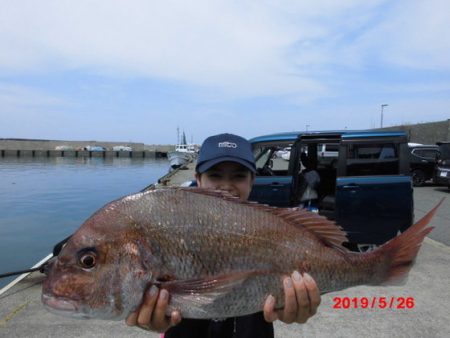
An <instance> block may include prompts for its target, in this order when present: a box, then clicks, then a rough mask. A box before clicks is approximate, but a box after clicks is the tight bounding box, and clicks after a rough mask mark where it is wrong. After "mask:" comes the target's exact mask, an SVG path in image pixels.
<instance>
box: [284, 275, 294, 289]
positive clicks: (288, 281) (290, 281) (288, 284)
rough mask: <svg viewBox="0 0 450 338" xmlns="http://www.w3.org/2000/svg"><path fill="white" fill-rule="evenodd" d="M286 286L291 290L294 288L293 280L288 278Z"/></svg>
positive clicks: (285, 281) (285, 282)
mask: <svg viewBox="0 0 450 338" xmlns="http://www.w3.org/2000/svg"><path fill="white" fill-rule="evenodd" d="M284 285H285V286H286V287H287V288H291V287H292V279H290V278H289V277H288V278H286V279H285V280H284Z"/></svg>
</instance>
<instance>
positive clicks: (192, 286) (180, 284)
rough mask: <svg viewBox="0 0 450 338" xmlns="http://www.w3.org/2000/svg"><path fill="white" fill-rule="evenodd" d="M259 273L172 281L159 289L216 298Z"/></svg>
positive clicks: (240, 273) (234, 273) (242, 272)
mask: <svg viewBox="0 0 450 338" xmlns="http://www.w3.org/2000/svg"><path fill="white" fill-rule="evenodd" d="M262 273H263V272H261V271H238V272H231V273H226V274H222V275H215V276H207V277H204V278H195V279H185V280H172V281H168V282H163V283H161V288H163V289H166V290H167V291H169V293H171V294H178V295H194V296H206V295H207V294H211V296H213V297H217V296H219V295H220V294H225V293H227V292H229V291H231V290H232V289H233V288H234V287H236V286H240V285H241V284H242V283H243V282H244V281H245V280H247V279H248V278H250V277H253V276H256V275H259V274H262Z"/></svg>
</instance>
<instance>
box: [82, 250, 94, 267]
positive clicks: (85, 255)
mask: <svg viewBox="0 0 450 338" xmlns="http://www.w3.org/2000/svg"><path fill="white" fill-rule="evenodd" d="M96 263H97V252H96V251H94V250H92V249H91V250H83V251H81V252H80V253H79V254H78V264H79V265H80V266H81V267H82V268H83V269H92V268H93V267H95V265H96Z"/></svg>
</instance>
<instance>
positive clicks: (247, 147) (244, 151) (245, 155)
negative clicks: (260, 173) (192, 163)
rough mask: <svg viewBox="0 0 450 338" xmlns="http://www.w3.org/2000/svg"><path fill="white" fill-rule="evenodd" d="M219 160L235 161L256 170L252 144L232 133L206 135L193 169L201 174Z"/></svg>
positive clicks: (219, 161)
mask: <svg viewBox="0 0 450 338" xmlns="http://www.w3.org/2000/svg"><path fill="white" fill-rule="evenodd" d="M221 162H236V163H239V164H241V165H243V166H244V167H246V168H248V169H249V170H250V171H251V172H253V173H255V172H256V167H255V159H254V157H253V152H252V146H251V144H250V142H248V141H247V140H246V139H245V138H243V137H240V136H237V135H233V134H219V135H214V136H210V137H208V138H207V139H206V140H205V141H204V142H203V144H202V147H201V148H200V154H199V156H198V160H197V165H196V167H195V171H196V172H197V173H199V174H203V173H204V172H205V171H208V170H209V169H211V168H212V167H213V166H215V165H216V164H218V163H221Z"/></svg>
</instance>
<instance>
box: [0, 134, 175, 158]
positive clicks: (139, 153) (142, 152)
mask: <svg viewBox="0 0 450 338" xmlns="http://www.w3.org/2000/svg"><path fill="white" fill-rule="evenodd" d="M117 146H119V147H121V148H122V147H126V148H127V150H120V151H117V150H114V149H115V147H116V149H117ZM92 147H102V148H103V149H104V150H103V151H101V148H100V151H94V150H90V149H92ZM129 149H131V151H130V150H129ZM173 149H174V146H173V145H162V144H157V145H147V144H144V143H136V142H101V141H62V140H31V139H2V138H0V158H2V157H104V158H112V157H128V158H161V157H167V153H168V152H169V151H171V150H173Z"/></svg>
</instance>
